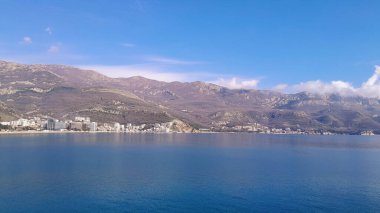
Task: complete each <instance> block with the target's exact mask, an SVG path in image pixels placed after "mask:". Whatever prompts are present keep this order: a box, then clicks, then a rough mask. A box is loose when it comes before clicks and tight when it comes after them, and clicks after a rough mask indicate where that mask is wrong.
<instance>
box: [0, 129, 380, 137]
mask: <svg viewBox="0 0 380 213" xmlns="http://www.w3.org/2000/svg"><path fill="white" fill-rule="evenodd" d="M100 133H112V134H115V133H116V134H221V133H222V134H226V133H227V134H241V133H244V134H256V135H323V136H331V135H347V136H348V135H352V136H377V135H355V134H326V135H325V134H296V133H278V134H272V133H258V132H112V131H96V132H88V131H87V132H86V131H37V130H29V131H0V136H1V135H38V134H100Z"/></svg>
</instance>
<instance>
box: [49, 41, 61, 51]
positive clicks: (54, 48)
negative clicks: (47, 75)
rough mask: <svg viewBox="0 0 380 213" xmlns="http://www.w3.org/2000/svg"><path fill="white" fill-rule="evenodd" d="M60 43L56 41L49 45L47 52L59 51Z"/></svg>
mask: <svg viewBox="0 0 380 213" xmlns="http://www.w3.org/2000/svg"><path fill="white" fill-rule="evenodd" d="M61 47H62V44H61V43H56V44H52V45H50V47H49V49H48V52H49V53H59V52H60V51H61Z"/></svg>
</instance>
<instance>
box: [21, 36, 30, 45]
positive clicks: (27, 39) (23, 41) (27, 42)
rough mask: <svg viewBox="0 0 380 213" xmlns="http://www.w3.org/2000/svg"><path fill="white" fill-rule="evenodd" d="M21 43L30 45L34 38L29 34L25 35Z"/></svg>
mask: <svg viewBox="0 0 380 213" xmlns="http://www.w3.org/2000/svg"><path fill="white" fill-rule="evenodd" d="M20 43H21V44H25V45H30V44H32V43H33V41H32V38H31V37H29V36H24V38H22V40H21V42H20Z"/></svg>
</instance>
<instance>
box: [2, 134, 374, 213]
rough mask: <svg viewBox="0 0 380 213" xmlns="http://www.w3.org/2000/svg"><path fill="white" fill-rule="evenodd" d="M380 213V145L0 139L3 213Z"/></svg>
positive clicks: (207, 137) (360, 141) (240, 138)
mask: <svg viewBox="0 0 380 213" xmlns="http://www.w3.org/2000/svg"><path fill="white" fill-rule="evenodd" d="M151 211H155V212H194V211H198V212H248V211H256V212H257V211H258V212H273V211H276V212H281V211H283V212H306V211H307V212H309V211H316V212H318V211H323V212H326V211H328V212H341V211H345V212H379V211H380V137H377V136H374V137H368V136H367V137H366V136H294V135H293V136H291V135H288V136H284V135H253V134H159V135H154V134H141V135H140V134H133V135H128V134H107V133H103V134H58V135H53V134H46V135H8V136H5V135H3V136H0V212H151Z"/></svg>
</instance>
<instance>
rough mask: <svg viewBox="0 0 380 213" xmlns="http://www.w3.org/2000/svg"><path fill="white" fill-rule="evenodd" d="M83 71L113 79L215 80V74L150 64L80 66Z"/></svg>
mask: <svg viewBox="0 0 380 213" xmlns="http://www.w3.org/2000/svg"><path fill="white" fill-rule="evenodd" d="M76 67H79V68H81V69H88V70H94V71H97V72H100V73H102V74H104V75H107V76H109V77H113V78H121V77H124V78H128V77H132V76H142V77H145V78H149V79H154V80H158V81H165V82H173V81H181V82H191V81H197V80H201V79H203V80H206V81H207V80H208V79H215V76H214V74H208V73H206V72H179V71H174V70H172V69H168V68H166V67H161V66H157V65H150V64H132V65H78V66H76Z"/></svg>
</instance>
